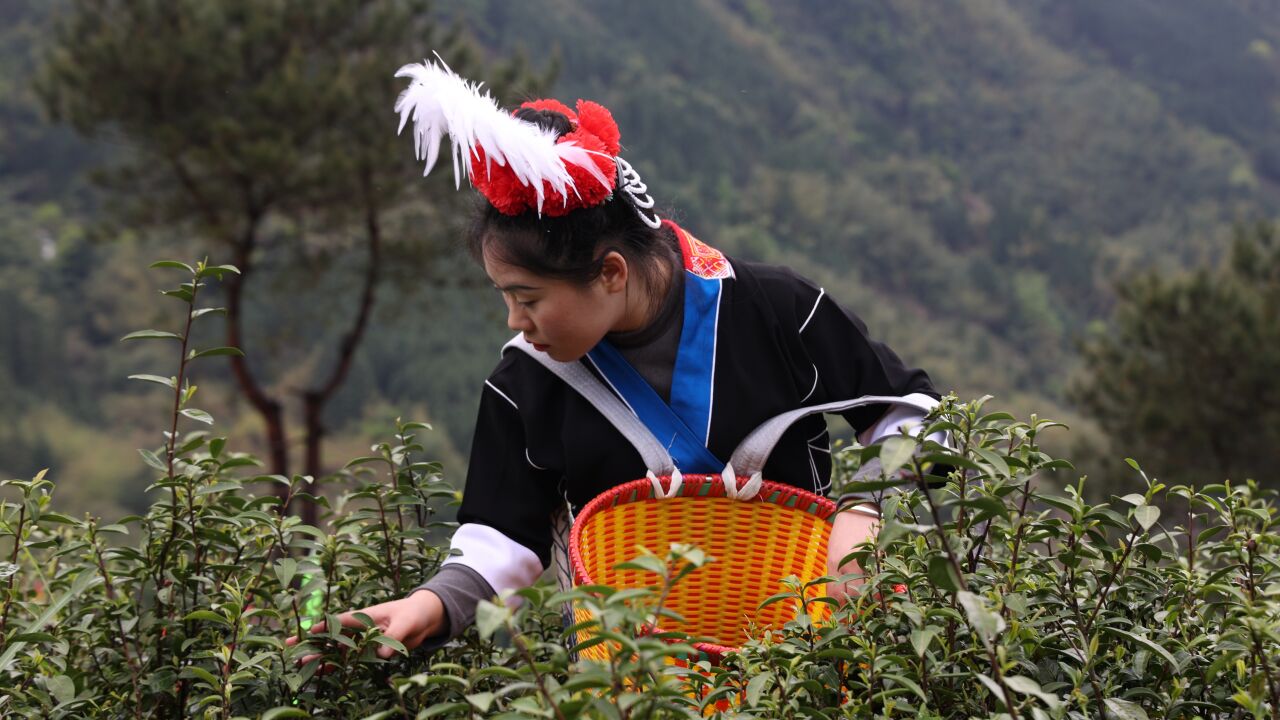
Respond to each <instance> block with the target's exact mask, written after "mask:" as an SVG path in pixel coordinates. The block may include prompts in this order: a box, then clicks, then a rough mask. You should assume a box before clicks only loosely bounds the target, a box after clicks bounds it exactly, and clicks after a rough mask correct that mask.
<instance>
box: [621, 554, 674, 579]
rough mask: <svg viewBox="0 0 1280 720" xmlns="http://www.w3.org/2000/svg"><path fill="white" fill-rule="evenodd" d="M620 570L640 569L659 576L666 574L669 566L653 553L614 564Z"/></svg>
mask: <svg viewBox="0 0 1280 720" xmlns="http://www.w3.org/2000/svg"><path fill="white" fill-rule="evenodd" d="M614 567H615V568H617V569H618V570H640V571H643V572H651V573H654V574H656V575H658V576H663V575H665V573H666V571H667V566H666V565H665V564H664V563H663V562H662V561H661V560H659V559H658V558H656V557H654V556H652V555H641V556H640V557H638V558H635V559H634V560H629V561H627V562H620V563H618V564H617V565H614Z"/></svg>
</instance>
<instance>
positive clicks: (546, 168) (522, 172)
mask: <svg viewBox="0 0 1280 720" xmlns="http://www.w3.org/2000/svg"><path fill="white" fill-rule="evenodd" d="M436 59H437V60H439V65H437V64H436V63H434V62H428V61H424V62H422V63H414V64H410V65H405V66H404V67H402V68H400V69H399V70H398V71H396V77H407V78H409V79H410V82H409V87H408V88H406V89H405V90H404V92H402V93H400V97H399V98H397V99H396V105H395V111H396V112H398V113H400V127H399V129H398V130H397V133H399V132H403V131H404V128H405V126H406V125H407V124H408V123H409V121H410V120H413V148H414V156H415V157H416V158H417V159H419V160H422V161H424V162H425V167H424V168H423V175H426V174H428V173H430V172H431V169H432V168H433V167H435V164H436V161H437V160H438V159H439V155H440V141H441V139H443V138H444V136H445V135H448V136H449V139H450V140H451V141H452V146H453V147H452V153H451V154H452V156H453V158H452V159H453V177H454V184H455V185H458V186H461V183H462V178H463V177H464V176H465V177H467V179H468V181H470V177H471V158H473V157H477V156H478V155H477V150H476V149H477V148H483V149H484V152H485V156H486V158H487V167H486V172H488V171H489V170H490V169H491V168H492V166H493V164H494V163H496V164H497V165H499V166H509V167H510V168H511V171H512V172H513V173H514V174H515V176H516V178H517V179H519V180H520V182H521V183H522V184H524V185H525V186H526V187H527V186H529V185H530V184H532V185H533V190H534V194H535V195H536V196H537V199H538V211H539V212H541V211H542V204H543V201H544V200H545V191H544V189H543V183H544V182H545V183H547V184H548V185H550V186H551V188H552V189H554V190H555V191H556V192H558V193H560V195H561V196H562V197H564V198H566V200H567V198H568V196H569V193H570V192H572V193H574V194H575V195H577V194H578V190H577V188H576V187H574V185H573V178H572V177H571V176H570V175H569V171H568V169H567V166H568V165H576V166H578V167H581V168H584V169H585V170H586V171H587V172H588V173H590V174H591V176H592V177H593V178H595V179H596V180H597V181H599V182H600V184H601V185H602V186H604V187H606V188H608V187H610V186H611V184H610V182H609V178H607V177H605V175H604V173H602V172H601V171H600V168H599V167H597V166H596V163H595V161H594V160H593V158H592V155H602V156H605V157H608V156H607V155H605V154H604V153H599V152H594V151H591V150H587V149H586V148H583V147H581V146H579V145H578V144H577V143H574V142H572V141H570V142H563V143H557V142H556V134H555V131H553V130H545V129H543V128H542V127H541V126H539V125H536V124H534V123H530V122H525V121H523V120H520V119H518V118H516V117H514V116H512V115H510V114H509V113H507V112H505V111H504V110H502V109H501V108H499V107H498V103H497V101H496V100H494V99H493V97H492V96H491V95H490V94H489V91H488V90H484V91H482V90H481V83H470V82H467V81H466V80H464V79H463V78H461V77H459V76H458V75H457V74H456V73H454V72H453V71H452V70H450V69H449V66H448V65H446V64H445V62H444V60H443V59H441V58H440V56H439V55H437V56H436Z"/></svg>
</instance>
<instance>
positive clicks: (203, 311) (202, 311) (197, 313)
mask: <svg viewBox="0 0 1280 720" xmlns="http://www.w3.org/2000/svg"><path fill="white" fill-rule="evenodd" d="M209 313H219V314H221V315H226V314H227V309H226V308H220V307H207V308H196V309H195V310H192V311H191V319H192V320H195V319H196V318H199V317H204V316H205V315H208V314H209Z"/></svg>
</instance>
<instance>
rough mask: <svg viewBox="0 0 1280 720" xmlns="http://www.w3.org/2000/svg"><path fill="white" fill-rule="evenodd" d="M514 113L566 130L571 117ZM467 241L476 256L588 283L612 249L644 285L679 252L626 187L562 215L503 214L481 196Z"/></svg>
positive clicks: (527, 110) (548, 112)
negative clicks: (639, 209)
mask: <svg viewBox="0 0 1280 720" xmlns="http://www.w3.org/2000/svg"><path fill="white" fill-rule="evenodd" d="M515 115H516V117H518V118H520V119H521V120H524V121H526V122H532V123H537V124H538V125H540V126H542V127H543V128H548V129H551V130H554V131H555V132H556V133H557V134H559V135H564V134H565V133H568V132H570V131H571V130H572V129H573V126H572V125H571V124H570V122H569V118H567V117H565V116H564V115H562V114H560V113H558V112H555V111H552V110H535V109H532V108H522V109H520V110H518V111H517V112H516V114H515ZM467 247H468V250H470V252H471V256H472V257H473V258H475V260H476V261H477V262H481V263H483V261H484V254H485V253H486V252H487V253H489V255H490V256H491V257H494V258H495V259H498V260H501V261H502V262H504V263H507V264H508V265H514V266H516V267H519V268H523V269H524V270H528V271H529V272H531V273H533V274H535V275H539V276H542V277H548V278H555V279H558V280H565V281H568V282H571V283H574V284H576V285H586V284H588V283H590V282H591V281H592V280H595V279H596V278H597V277H599V276H600V272H601V270H602V268H603V261H604V256H605V255H608V254H609V251H610V250H616V251H617V252H618V253H619V254H620V255H622V257H624V258H625V259H626V261H627V266H628V267H629V268H630V269H631V271H632V272H634V273H635V274H636V276H637V278H638V279H639V280H640V281H641V282H642V283H644V284H645V285H648V286H652V285H653V281H654V278H655V276H656V275H657V273H658V272H659V268H660V267H661V266H662V264H663V263H674V262H675V260H676V258H677V257H678V256H679V251H678V250H677V249H676V243H675V238H674V236H673V233H672V232H671V231H670V230H669V229H667V228H666V226H663V227H660V228H657V229H655V228H651V227H649V226H648V225H646V224H645V223H644V221H643V220H642V219H641V218H640V216H639V215H638V214H637V212H636V209H635V207H634V206H633V205H632V204H631V200H630V199H629V196H628V195H627V193H626V192H624V191H622V190H621V189H618V190H615V191H614V193H613V196H612V197H610V198H609V199H608V200H607V201H605V202H604V203H602V204H600V205H597V206H595V207H590V208H581V209H578V210H574V211H572V212H570V213H568V214H566V215H563V216H560V217H549V216H542V217H539V216H538V214H537V213H536V212H533V211H529V212H525V213H522V214H520V215H504V214H502V213H501V212H498V210H497V209H496V208H494V207H493V206H492V205H490V204H489V203H488V202H487V201H486V200H485V199H484V198H483V197H481V198H480V202H479V207H478V208H477V213H476V218H475V221H474V222H473V224H472V226H471V230H470V232H469V233H468V235H467Z"/></svg>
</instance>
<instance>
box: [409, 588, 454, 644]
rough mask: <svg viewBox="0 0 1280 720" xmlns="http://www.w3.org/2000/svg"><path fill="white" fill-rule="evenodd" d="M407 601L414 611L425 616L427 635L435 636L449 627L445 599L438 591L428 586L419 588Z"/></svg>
mask: <svg viewBox="0 0 1280 720" xmlns="http://www.w3.org/2000/svg"><path fill="white" fill-rule="evenodd" d="M405 600H406V601H408V602H409V604H410V605H411V606H412V607H413V611H414V612H417V613H420V615H419V617H421V618H424V620H423V622H424V624H425V628H426V634H425V637H435V636H437V635H439V634H441V633H443V632H445V631H446V630H447V629H448V622H449V621H448V618H447V617H446V616H445V608H444V601H443V600H441V599H440V596H439V595H437V594H436V593H434V592H432V591H431V590H428V589H427V588H418V589H417V590H415V591H413V592H412V593H410V594H409V596H408V597H407V598H405Z"/></svg>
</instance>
